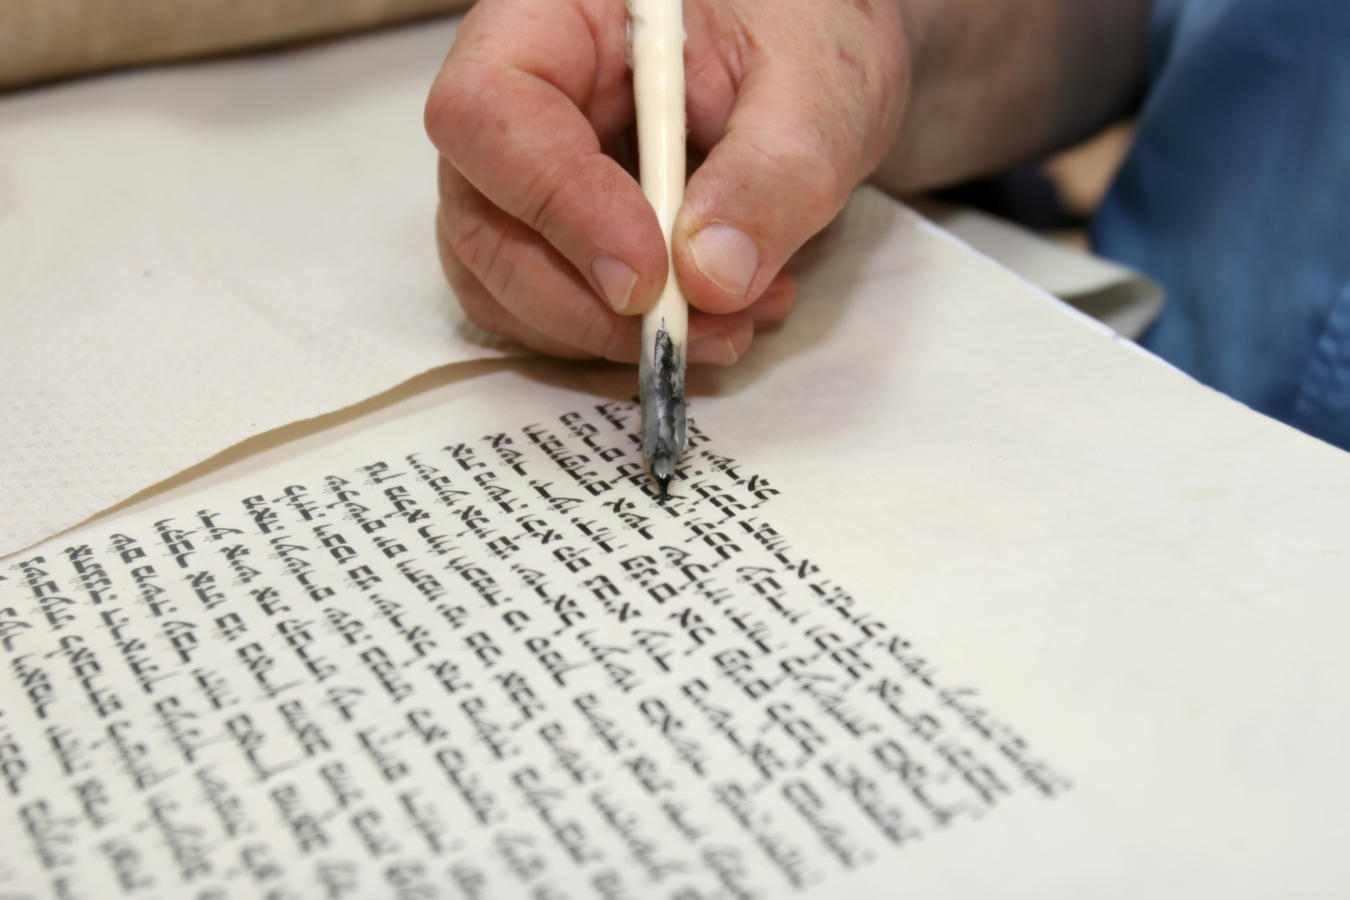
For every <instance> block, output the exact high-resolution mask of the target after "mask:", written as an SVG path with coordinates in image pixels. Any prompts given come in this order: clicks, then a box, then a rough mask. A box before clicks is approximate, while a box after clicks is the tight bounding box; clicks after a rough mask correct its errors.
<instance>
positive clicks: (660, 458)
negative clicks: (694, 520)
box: [652, 447, 675, 503]
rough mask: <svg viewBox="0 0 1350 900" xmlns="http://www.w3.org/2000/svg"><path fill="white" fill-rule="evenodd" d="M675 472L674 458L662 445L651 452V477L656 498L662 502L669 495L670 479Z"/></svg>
mask: <svg viewBox="0 0 1350 900" xmlns="http://www.w3.org/2000/svg"><path fill="white" fill-rule="evenodd" d="M674 474H675V459H674V457H673V456H671V454H670V451H669V450H667V449H666V448H664V447H662V448H661V449H660V450H658V451H657V452H656V453H654V454H652V478H653V479H655V480H656V487H657V489H658V492H659V493H658V496H657V499H658V500H659V501H660V502H662V503H664V502H665V501H666V500H667V499H668V498H669V497H670V479H671V476H673V475H674Z"/></svg>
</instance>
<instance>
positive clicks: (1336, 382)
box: [1093, 0, 1350, 449]
mask: <svg viewBox="0 0 1350 900" xmlns="http://www.w3.org/2000/svg"><path fill="white" fill-rule="evenodd" d="M1150 27H1151V35H1150V46H1149V56H1150V58H1149V85H1148V93H1147V97H1146V99H1145V103H1144V106H1143V109H1142V111H1141V114H1140V117H1139V122H1138V132H1137V138H1136V142H1135V145H1134V147H1133V148H1132V150H1131V152H1130V154H1129V156H1128V158H1127V160H1126V162H1125V164H1124V166H1123V167H1122V169H1121V172H1120V174H1119V175H1118V177H1117V179H1116V182H1115V184H1114V185H1113V186H1112V189H1111V191H1110V193H1109V195H1108V197H1107V200H1106V202H1105V204H1104V205H1103V207H1102V210H1101V211H1100V213H1099V214H1098V217H1097V220H1096V222H1095V223H1094V228H1093V237H1094V241H1095V243H1096V246H1097V248H1098V251H1099V252H1101V253H1103V254H1104V255H1106V256H1110V257H1113V258H1115V259H1119V260H1121V261H1122V262H1125V263H1127V264H1129V265H1132V266H1134V267H1136V268H1138V269H1140V270H1141V271H1144V272H1147V273H1149V274H1151V275H1153V276H1154V277H1156V278H1158V279H1159V280H1160V281H1161V282H1162V283H1163V284H1164V285H1165V287H1166V289H1167V296H1168V299H1167V302H1166V304H1165V306H1164V308H1163V312H1162V315H1161V316H1160V318H1159V319H1158V321H1157V322H1156V323H1155V324H1154V325H1153V327H1152V328H1151V329H1150V330H1149V331H1148V332H1147V333H1146V334H1145V335H1144V338H1143V343H1144V345H1145V346H1146V347H1148V348H1149V349H1150V350H1152V351H1153V352H1154V353H1156V354H1158V355H1159V356H1162V357H1163V358H1165V359H1167V360H1168V361H1170V362H1171V363H1172V364H1174V365H1176V366H1177V367H1178V368H1180V369H1182V370H1184V371H1186V372H1189V373H1190V374H1191V375H1193V376H1194V377H1195V378H1197V379H1199V380H1200V381H1203V382H1205V383H1207V384H1210V385H1212V386H1214V387H1216V388H1218V389H1219V390H1222V391H1224V392H1225V393H1227V394H1230V395H1231V396H1233V397H1235V398H1237V399H1238V400H1241V401H1242V402H1244V403H1246V404H1247V405H1249V406H1251V407H1252V408H1254V409H1257V410H1259V411H1261V412H1263V413H1266V414H1267V415H1270V416H1273V417H1275V418H1277V419H1281V420H1283V421H1285V422H1288V423H1289V424H1291V425H1293V426H1295V427H1297V428H1301V429H1303V430H1304V431H1307V432H1310V433H1311V434H1314V435H1317V436H1318V437H1321V438H1323V439H1324V440H1326V441H1329V442H1331V443H1333V444H1337V445H1339V446H1341V447H1344V448H1346V449H1350V0H1155V4H1154V9H1153V15H1152V23H1151V26H1150Z"/></svg>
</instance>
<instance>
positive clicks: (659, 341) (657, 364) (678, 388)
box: [638, 331, 686, 502]
mask: <svg viewBox="0 0 1350 900" xmlns="http://www.w3.org/2000/svg"><path fill="white" fill-rule="evenodd" d="M653 350H654V351H655V352H654V353H651V354H650V355H649V354H648V353H645V352H644V353H643V355H642V362H641V367H640V369H641V375H640V377H639V379H638V385H639V388H640V391H641V396H642V451H643V453H644V454H645V455H646V457H647V462H648V464H649V465H650V467H651V473H652V478H653V479H654V480H655V481H656V486H657V488H658V489H659V491H660V493H659V495H658V500H660V501H662V502H664V501H665V500H666V499H667V498H668V497H669V496H670V480H671V479H672V478H673V477H674V476H675V464H676V463H677V462H678V461H679V459H680V454H681V453H683V452H684V446H685V441H686V434H685V428H686V424H685V413H684V348H683V347H676V346H675V345H674V344H673V343H672V342H671V340H670V337H669V335H667V334H666V333H665V332H664V331H660V332H658V333H657V335H656V341H655V346H654V347H653Z"/></svg>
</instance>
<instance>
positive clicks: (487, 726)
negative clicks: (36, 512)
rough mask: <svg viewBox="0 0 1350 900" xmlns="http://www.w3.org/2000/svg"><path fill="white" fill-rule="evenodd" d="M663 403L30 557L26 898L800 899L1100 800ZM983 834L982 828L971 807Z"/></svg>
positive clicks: (23, 733) (19, 576) (6, 787)
mask: <svg viewBox="0 0 1350 900" xmlns="http://www.w3.org/2000/svg"><path fill="white" fill-rule="evenodd" d="M636 418H637V410H636V408H635V407H634V406H633V405H631V404H627V403H614V402H602V403H597V404H594V405H592V406H590V407H588V408H583V409H579V410H575V411H567V412H561V413H560V414H556V415H553V416H551V417H549V418H545V419H540V420H538V421H533V422H527V423H524V424H520V423H516V424H515V425H514V426H513V427H512V428H510V429H507V430H497V431H495V432H493V433H483V431H484V429H482V428H476V429H469V428H466V427H464V426H462V425H460V426H453V425H452V426H448V427H447V428H446V440H445V441H444V443H443V444H442V445H441V446H428V447H423V448H420V449H416V450H415V451H414V452H403V451H400V452H397V453H394V452H391V453H390V454H389V455H387V456H384V457H382V458H378V459H365V460H362V461H360V464H359V465H353V466H342V467H338V466H336V465H335V466H334V467H333V468H332V470H331V471H316V472H315V473H314V475H313V477H312V478H307V479H305V480H303V481H297V482H292V483H284V484H275V485H272V486H270V487H266V488H264V487H263V486H259V487H258V489H257V490H256V491H255V492H241V493H240V494H239V495H238V496H236V497H234V499H233V500H232V501H230V502H215V500H216V499H218V498H213V502H212V505H210V506H209V507H207V506H203V505H197V504H187V505H183V506H181V508H179V509H173V510H170V511H168V512H166V513H164V514H162V515H156V516H154V517H151V518H149V519H146V520H145V521H143V522H139V523H137V522H135V521H134V520H133V521H130V522H128V521H127V520H121V521H119V522H117V523H116V524H115V526H111V527H109V526H105V527H104V529H103V530H100V528H99V527H98V526H95V527H93V528H87V529H85V530H84V531H82V532H80V533H79V534H77V535H75V536H73V537H72V538H68V539H66V540H64V541H62V542H58V543H52V544H48V545H45V546H43V547H40V548H38V549H37V550H34V551H32V552H30V553H28V554H25V555H22V556H19V557H16V558H15V559H14V560H13V561H12V563H11V564H10V565H9V566H8V567H7V568H5V569H3V570H0V578H2V579H3V580H0V647H2V648H3V667H2V668H0V672H3V674H0V691H2V692H3V697H4V708H3V714H2V715H0V778H2V781H0V792H2V795H3V802H2V803H0V816H2V817H3V823H2V824H0V829H3V834H4V844H3V846H0V895H3V896H5V897H45V896H55V897H94V896H98V897H108V896H129V897H165V898H180V897H198V898H223V897H265V898H276V900H281V898H292V897H328V898H343V897H353V898H355V897H371V896H387V897H398V898H432V897H499V896H523V897H537V898H541V900H543V898H564V897H572V898H588V897H598V898H619V897H653V896H670V897H680V898H690V900H692V898H700V897H707V898H711V897H737V898H739V897H756V896H758V897H777V896H785V895H790V894H792V893H794V892H801V891H804V890H807V889H809V888H811V887H813V886H818V885H827V886H828V885H831V884H838V885H840V886H842V885H844V884H846V877H847V873H848V872H849V871H851V870H855V869H859V868H860V867H865V866H875V865H885V864H888V863H889V862H890V861H891V860H894V859H902V858H903V857H904V855H905V854H907V853H917V852H923V846H922V839H923V838H924V836H925V835H929V834H932V833H934V832H936V831H940V830H947V829H953V828H962V827H966V826H967V825H968V824H971V823H975V822H976V821H977V820H979V819H981V818H982V817H984V816H986V815H989V814H991V813H996V811H997V810H998V809H999V808H1000V807H1002V806H1004V805H1006V804H1009V803H1016V802H1039V801H1037V800H1036V799H1034V798H1051V797H1055V796H1057V795H1059V794H1060V793H1062V792H1063V791H1065V790H1067V789H1068V788H1069V782H1068V780H1067V779H1066V778H1065V777H1064V776H1063V775H1062V774H1060V773H1059V772H1057V771H1056V770H1055V769H1054V768H1053V767H1052V766H1051V765H1050V764H1049V763H1048V762H1047V761H1046V760H1045V759H1044V758H1043V757H1042V756H1041V754H1039V753H1038V752H1037V751H1036V750H1034V749H1033V748H1032V747H1031V746H1030V745H1029V744H1028V742H1027V741H1026V740H1024V739H1023V737H1022V736H1021V735H1020V734H1019V733H1018V732H1017V731H1016V730H1015V729H1014V728H1013V727H1012V726H1011V725H1010V724H1009V723H1007V722H1005V721H1003V720H1001V719H1000V718H999V717H998V716H997V715H996V714H995V713H994V712H992V711H991V710H989V709H988V708H987V707H986V705H985V704H984V703H983V702H982V700H981V699H980V697H979V695H978V694H977V693H976V692H975V691H974V690H973V689H970V688H968V687H964V686H960V685H956V684H949V683H946V681H945V680H944V678H943V677H942V675H941V673H940V672H939V670H938V668H937V666H936V665H935V664H934V662H933V661H932V660H929V659H927V658H925V656H924V654H923V652H922V649H921V648H916V647H914V646H912V645H911V643H910V642H909V641H908V640H907V639H906V638H905V636H904V633H903V623H898V622H893V621H883V620H882V619H881V618H879V617H877V616H875V615H873V614H871V613H869V612H868V607H867V603H866V600H865V598H862V597H855V596H853V595H852V594H850V593H849V590H848V588H847V585H846V580H847V579H846V577H845V578H841V577H840V576H839V574H838V573H831V572H827V571H823V567H822V566H821V565H820V564H819V563H817V562H815V561H813V560H812V558H811V552H810V550H809V549H806V548H801V547H796V546H794V545H793V544H792V535H791V524H790V523H787V522H782V521H776V520H775V518H774V515H775V499H776V498H778V497H780V496H781V494H780V491H785V490H790V488H789V487H788V486H786V485H781V484H776V483H773V482H772V481H771V480H769V479H768V478H766V477H765V476H764V475H762V474H757V473H756V472H755V471H754V469H753V467H752V466H750V465H748V464H745V463H744V462H741V461H737V460H734V459H730V458H728V457H726V456H723V455H721V454H719V453H718V452H717V446H716V441H715V440H714V439H713V436H710V435H706V434H704V433H703V432H701V431H699V430H698V428H697V427H696V425H695V427H694V428H693V429H692V434H691V444H690V450H689V452H688V453H687V454H686V455H685V457H684V462H683V468H682V470H681V471H680V473H679V475H678V477H677V480H676V482H675V490H674V492H673V493H674V496H672V498H671V499H670V501H669V502H668V503H666V504H664V505H659V504H657V503H655V502H654V500H653V499H652V497H651V493H650V489H649V487H648V479H647V475H646V474H645V472H644V471H643V469H642V465H641V462H640V456H639V454H638V452H637V446H636V442H635V438H634V437H633V433H634V431H635V428H636ZM974 827H978V826H974Z"/></svg>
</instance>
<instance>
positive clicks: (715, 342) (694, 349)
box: [688, 331, 740, 366]
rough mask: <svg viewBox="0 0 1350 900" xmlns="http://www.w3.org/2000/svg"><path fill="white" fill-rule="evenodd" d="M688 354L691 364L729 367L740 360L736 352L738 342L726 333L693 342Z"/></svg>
mask: <svg viewBox="0 0 1350 900" xmlns="http://www.w3.org/2000/svg"><path fill="white" fill-rule="evenodd" d="M688 353H689V361H690V362H691V363H709V364H711V365H714V366H729V365H731V364H732V363H734V362H736V360H737V359H739V358H740V354H739V353H737V352H736V342H735V341H734V340H733V339H732V337H731V335H730V334H728V333H727V332H725V331H722V332H719V333H717V334H713V335H709V336H708V337H706V338H703V339H701V340H697V341H693V342H691V343H690V344H689V350H688Z"/></svg>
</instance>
